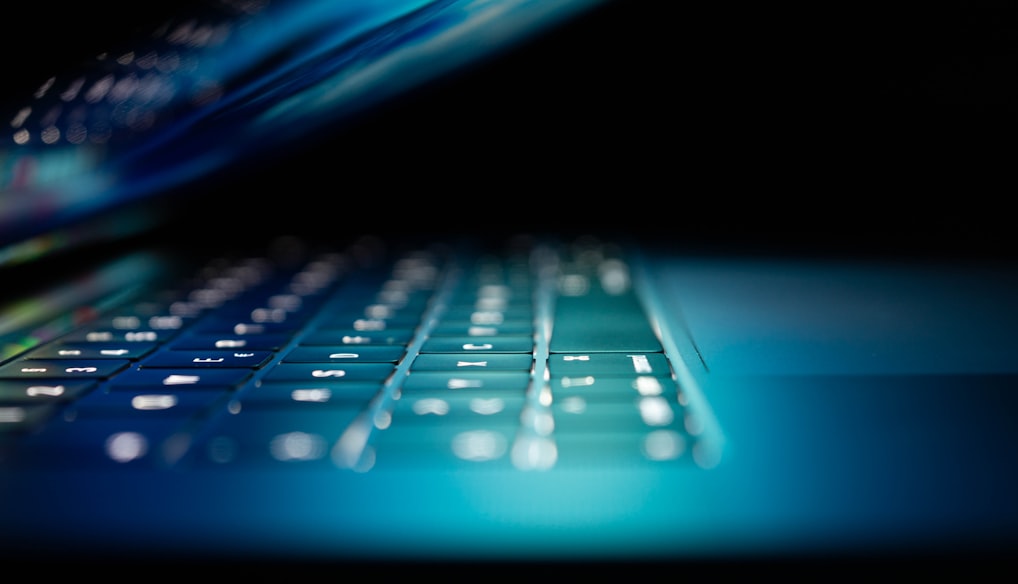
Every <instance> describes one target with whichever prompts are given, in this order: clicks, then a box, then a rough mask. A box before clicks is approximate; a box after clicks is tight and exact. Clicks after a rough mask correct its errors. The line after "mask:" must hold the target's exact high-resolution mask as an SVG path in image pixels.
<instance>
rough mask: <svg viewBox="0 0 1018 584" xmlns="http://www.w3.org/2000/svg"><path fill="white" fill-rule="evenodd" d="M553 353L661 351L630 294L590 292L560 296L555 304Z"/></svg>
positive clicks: (552, 336)
mask: <svg viewBox="0 0 1018 584" xmlns="http://www.w3.org/2000/svg"><path fill="white" fill-rule="evenodd" d="M553 322H554V327H553V329H552V333H551V339H550V340H549V346H548V348H549V351H551V352H552V353H585V352H590V353H604V352H613V351H642V352H659V351H663V349H662V347H661V342H660V340H659V339H658V337H657V335H656V334H655V333H654V329H653V328H652V327H651V325H650V321H649V320H648V318H647V315H646V313H645V312H644V310H643V307H642V305H641V304H640V301H639V299H638V298H637V297H636V295H635V294H634V293H632V292H627V293H624V294H619V295H610V294H606V293H603V292H599V291H592V292H589V293H587V294H584V295H582V296H561V297H559V298H558V299H557V300H556V303H555V317H554V321H553Z"/></svg>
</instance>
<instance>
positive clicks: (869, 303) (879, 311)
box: [657, 259, 1018, 375]
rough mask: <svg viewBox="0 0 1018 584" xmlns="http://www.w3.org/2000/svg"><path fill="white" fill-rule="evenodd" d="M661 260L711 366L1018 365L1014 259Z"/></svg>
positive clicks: (854, 369) (922, 368) (667, 287)
mask: <svg viewBox="0 0 1018 584" xmlns="http://www.w3.org/2000/svg"><path fill="white" fill-rule="evenodd" d="M657 267H661V268H663V269H662V270H661V272H660V284H661V286H662V288H661V300H662V303H663V304H664V308H665V310H666V311H670V312H671V313H672V314H681V317H682V318H683V319H684V320H685V326H686V328H687V330H688V332H689V333H690V335H691V336H692V341H693V343H694V344H695V345H696V347H697V349H698V351H699V354H700V357H701V359H702V360H703V363H704V364H705V366H706V367H707V368H708V370H709V371H712V372H716V373H724V374H793V375H795V374H924V373H1014V372H1018V359H1016V358H1015V355H1018V308H1016V307H1018V271H1016V270H1014V269H1011V270H1005V269H1003V268H1001V267H1000V266H996V267H994V266H990V265H980V264H961V263H954V264H950V265H943V264H938V265H932V264H910V263H906V262H901V263H891V262H889V263H879V264H873V263H865V264H864V263H861V262H853V261H850V260H843V261H841V262H833V261H832V262H818V261H808V260H782V261H775V260H764V259H751V260H738V261H736V260H717V259H711V260H706V259H704V260H692V261H691V260H669V261H666V262H662V263H660V264H658V266H657ZM676 311H678V312H676ZM673 324H677V323H673Z"/></svg>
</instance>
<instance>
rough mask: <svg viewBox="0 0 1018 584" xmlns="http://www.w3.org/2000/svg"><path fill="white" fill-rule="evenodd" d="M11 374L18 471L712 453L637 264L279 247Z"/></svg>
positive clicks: (79, 334) (6, 425)
mask: <svg viewBox="0 0 1018 584" xmlns="http://www.w3.org/2000/svg"><path fill="white" fill-rule="evenodd" d="M272 249H273V252H272V253H267V254H266V255H265V256H264V257H254V258H249V257H245V258H228V257H225V256H224V257H221V258H217V259H214V260H211V261H209V262H208V263H207V264H206V265H204V266H202V267H201V268H200V269H198V270H197V271H196V272H194V273H193V274H192V275H191V276H190V277H188V278H186V281H185V283H184V284H182V285H176V286H173V287H162V288H159V289H158V290H156V291H155V292H154V293H153V294H152V295H151V296H150V297H145V298H143V299H136V300H132V301H130V302H127V303H125V304H123V305H121V306H119V307H117V308H116V309H114V310H110V311H108V312H106V313H102V314H97V315H95V316H94V318H92V319H91V320H89V321H88V322H87V323H86V324H85V325H84V326H81V327H79V328H78V329H76V330H72V331H70V332H68V333H67V334H64V335H62V336H60V337H58V338H56V339H54V340H52V341H50V342H47V343H44V344H40V345H38V346H36V347H34V348H32V349H31V350H29V351H27V352H25V353H24V354H22V355H20V356H18V357H16V358H14V359H12V360H10V361H9V362H7V363H4V364H2V365H0V465H2V466H4V467H8V468H43V469H45V468H48V467H52V468H57V467H64V466H71V467H78V468H83V467H84V468H90V467H93V466H96V467H131V468H135V467H142V468H174V469H181V468H199V469H215V468H238V467H250V466H255V467H259V466H266V465H267V466H280V465H285V466H289V467H309V468H330V469H347V470H351V471H358V472H366V471H382V470H384V469H386V468H389V469H406V468H413V467H421V468H434V467H436V466H438V467H449V468H455V469H459V468H505V469H516V470H547V469H552V468H568V467H574V468H583V467H589V466H599V465H688V464H689V463H690V461H691V460H692V459H693V458H695V453H696V449H697V447H698V443H699V442H700V441H701V437H700V436H699V434H700V429H701V428H700V424H699V423H698V421H697V418H696V416H693V415H692V414H691V411H690V410H689V408H687V405H688V404H687V402H686V399H687V396H685V395H684V393H683V392H682V391H681V390H680V386H679V384H678V383H677V382H676V376H675V374H674V371H673V363H672V362H671V361H670V360H669V357H668V356H667V354H666V352H665V349H664V346H663V345H662V341H661V337H660V336H659V331H657V330H656V329H655V327H654V326H653V320H652V319H650V318H649V317H648V312H647V309H646V305H645V304H644V302H643V301H642V299H641V296H640V295H639V294H638V290H637V287H636V286H635V285H634V279H633V274H632V269H631V265H630V264H629V261H628V259H627V258H626V256H625V254H624V253H623V250H622V249H621V248H619V247H617V246H615V245H613V244H610V243H604V242H600V241H595V240H576V241H570V242H566V243H561V242H555V243H550V242H543V241H535V240H533V239H530V238H525V237H521V238H518V239H514V240H511V241H506V242H502V243H500V244H499V245H497V246H478V245H474V244H471V245H462V246H461V245H436V244H429V245H425V246H411V247H407V248H406V249H386V248H385V246H384V245H383V244H382V243H381V242H380V241H378V240H374V239H370V238H366V239H363V240H359V241H357V242H355V243H353V244H351V245H350V246H348V247H345V248H343V249H339V250H317V249H310V248H300V247H299V246H292V247H291V246H286V245H282V246H280V245H277V246H274V247H273V248H272Z"/></svg>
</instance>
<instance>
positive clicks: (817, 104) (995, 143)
mask: <svg viewBox="0 0 1018 584" xmlns="http://www.w3.org/2000/svg"><path fill="white" fill-rule="evenodd" d="M197 4H199V3H198V2H184V3H181V2H172V3H167V2H152V3H147V4H146V6H145V7H144V8H142V7H141V6H140V4H139V3H135V4H134V5H133V6H131V7H130V9H129V10H125V6H124V5H118V4H114V3H111V2H107V1H105V0H100V1H95V2H90V3H56V2H51V3H45V2H37V3H34V4H31V5H23V6H18V7H16V8H14V12H15V14H16V15H17V16H16V18H15V19H14V20H8V19H5V21H7V23H6V24H5V25H4V29H5V34H3V35H0V42H2V45H0V49H2V51H3V53H2V54H3V55H5V57H4V63H5V65H4V74H5V76H6V80H5V82H4V83H3V87H4V88H11V90H12V91H13V90H14V88H17V87H34V85H36V84H38V83H39V82H40V81H41V80H42V79H44V78H45V76H48V74H49V73H48V72H52V71H56V70H61V69H63V68H64V67H66V66H68V64H73V63H75V62H77V61H78V60H79V59H84V58H87V57H88V56H91V55H93V54H94V53H96V52H98V51H100V50H103V49H104V48H105V47H106V45H107V44H108V43H109V42H110V39H115V38H119V37H121V36H122V35H125V34H128V33H130V32H131V31H132V30H135V29H144V28H146V27H147V26H148V25H149V24H150V23H155V22H157V21H159V20H160V19H162V18H164V17H166V16H168V15H170V14H173V13H175V12H176V11H178V10H180V9H181V7H185V8H186V7H190V6H192V5H197ZM669 4H670V3H669ZM892 4H894V6H893V7H892V6H887V5H884V4H879V3H873V4H868V3H862V4H860V3H855V4H845V5H824V6H822V7H808V8H807V7H802V8H791V7H784V8H778V9H775V8H773V7H771V6H759V5H758V6H754V7H735V6H727V5H726V6H718V7H713V6H708V7H704V6H696V7H688V6H685V5H682V6H668V8H667V10H665V9H664V8H663V6H659V5H658V4H652V3H643V2H633V1H626V0H615V1H608V2H606V3H605V4H604V5H603V6H601V7H599V8H597V9H595V10H593V11H592V12H591V13H590V14H587V15H585V16H584V17H582V18H580V19H578V20H577V21H575V22H573V23H571V24H570V25H568V26H565V27H563V28H562V29H560V30H557V31H555V34H553V35H551V36H549V37H547V38H542V39H540V40H537V41H535V42H533V43H529V44H527V45H526V46H524V47H521V48H520V50H518V51H515V52H513V53H511V54H509V55H507V56H505V57H504V58H502V59H500V60H498V61H496V62H493V63H489V64H487V66H485V67H484V68H482V69H478V70H472V71H468V72H465V73H464V74H463V75H461V76H458V77H455V78H452V79H448V80H445V81H443V82H436V83H434V84H432V85H430V86H428V87H426V88H423V89H422V90H420V91H418V92H415V93H414V94H412V95H411V96H408V98H407V99H405V100H402V101H400V102H397V103H394V104H389V105H388V106H386V107H384V108H382V109H380V110H378V111H377V112H375V113H374V114H373V115H365V116H363V117H362V118H361V119H360V120H359V121H358V122H357V123H356V124H354V125H353V126H351V127H345V128H342V129H337V130H336V131H333V132H327V133H324V132H323V138H322V140H321V142H320V143H316V145H315V147H314V148H311V149H302V150H294V151H291V152H289V153H287V154H281V155H279V156H278V157H275V158H274V159H272V160H271V161H261V163H259V164H252V165H249V166H247V167H246V168H243V169H241V170H242V171H241V172H240V173H238V174H231V175H229V176H224V177H223V178H222V180H221V181H218V182H213V183H210V184H209V185H208V186H204V187H194V188H193V189H192V194H197V195H198V196H197V198H198V199H199V200H201V201H203V204H206V205H207V204H208V203H209V201H221V202H222V203H223V204H224V205H230V206H233V207H236V206H237V201H238V200H243V201H245V205H244V208H246V209H248V210H249V211H248V213H249V215H248V218H249V220H250V223H249V224H251V225H257V226H262V225H264V226H268V225H270V224H269V223H268V222H265V223H262V221H263V219H266V218H269V217H271V219H272V220H273V221H279V220H281V219H282V218H284V217H285V218H286V219H288V220H289V221H291V222H292V224H293V225H294V226H296V227H300V226H307V227H309V228H312V229H315V230H318V231H321V230H323V229H325V230H327V229H335V228H339V226H337V225H336V224H335V223H333V219H334V218H335V217H337V216H341V217H342V218H343V219H342V224H343V225H351V224H357V225H362V226H364V225H366V226H368V228H371V229H375V230H377V231H387V230H388V231H405V230H411V231H421V232H448V231H453V230H459V229H473V230H482V231H483V230H487V229H492V230H495V229H518V228H525V229H547V230H585V229H588V228H594V227H597V228H606V229H611V230H617V231H621V232H624V233H637V234H641V235H648V236H652V237H657V238H663V239H665V240H667V241H669V242H675V243H676V244H681V245H714V246H722V247H727V246H736V247H740V248H754V247H758V248H761V249H769V248H771V247H780V248H796V249H817V250H823V251H853V250H856V251H859V250H862V251H867V252H877V253H885V252H888V253H891V252H893V253H901V252H904V253H911V252H919V253H926V252H935V253H938V254H939V253H947V254H954V253H977V254H980V255H985V254H991V255H1001V254H1005V255H1006V254H1010V253H1011V251H1010V250H1011V248H1012V247H1014V246H1013V243H1014V241H1015V237H1014V235H1013V234H1012V232H1013V231H1014V229H1013V220H1012V214H1013V212H1012V211H1011V203H1010V199H1011V197H1012V196H1013V191H1014V186H1015V185H1014V180H1013V177H1012V176H1011V173H1010V167H1011V166H1012V165H1013V159H1014V147H1013V144H1014V139H1015V136H1016V134H1015V129H1016V127H1015V126H1016V124H1015V122H1016V120H1018V115H1016V114H1018V112H1016V103H1018V102H1016V100H1015V98H1016V83H1018V76H1016V63H1018V61H1016V59H1015V57H1016V48H1015V47H1018V42H1016V41H1018V39H1016V30H1015V26H1014V25H1015V23H1016V22H1018V20H1016V19H1015V16H1016V14H1015V9H1014V8H1013V7H1008V6H1002V5H993V6H984V5H971V4H969V3H954V4H951V3H935V4H933V5H921V4H918V3H917V4H915V5H901V4H900V3H892ZM132 23H137V24H132ZM40 30H46V31H48V34H50V35H53V36H51V37H50V38H60V39H62V40H60V41H59V42H56V43H54V42H49V41H40V40H38V37H37V36H36V35H37V33H38V32H39V31H40ZM323 166H324V167H326V170H322V167H323ZM358 194H361V195H365V194H366V195H367V196H366V197H365V196H357V195H358ZM206 195H210V196H211V197H212V198H211V199H210V198H208V197H207V196H206ZM277 195H285V197H276V198H277V199H278V198H285V200H286V201H287V205H286V208H285V209H279V208H273V209H272V210H271V212H267V211H266V209H265V208H263V207H260V206H259V205H258V204H257V201H258V200H263V199H264V198H265V197H269V198H271V197H274V196H277ZM248 201H250V204H248ZM181 204H182V205H183V203H181ZM535 206H536V209H535ZM287 209H289V212H288V211H287ZM309 211H310V213H309Z"/></svg>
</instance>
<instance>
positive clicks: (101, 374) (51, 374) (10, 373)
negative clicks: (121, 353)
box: [0, 359, 131, 379]
mask: <svg viewBox="0 0 1018 584" xmlns="http://www.w3.org/2000/svg"><path fill="white" fill-rule="evenodd" d="M130 364H131V362H130V361H127V360H121V359H94V360H76V359H69V360H61V359H54V360H47V359H31V360H26V361H20V360H19V361H14V362H12V363H8V364H6V365H3V366H0V379H73V378H89V379H101V378H105V377H109V376H111V375H113V374H114V373H116V372H117V371H120V370H121V369H123V368H125V367H127V366H128V365H130Z"/></svg>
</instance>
